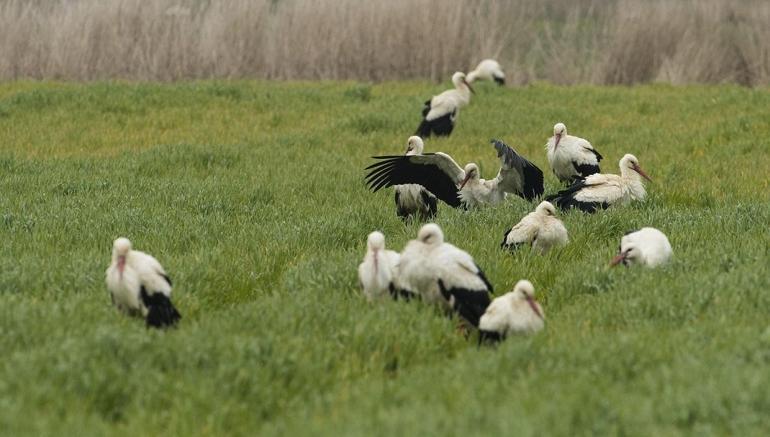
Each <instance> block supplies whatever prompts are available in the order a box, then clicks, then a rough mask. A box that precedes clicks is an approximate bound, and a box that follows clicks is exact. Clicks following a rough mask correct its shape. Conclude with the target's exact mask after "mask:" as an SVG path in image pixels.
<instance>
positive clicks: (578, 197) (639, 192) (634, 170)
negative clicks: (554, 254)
mask: <svg viewBox="0 0 770 437" xmlns="http://www.w3.org/2000/svg"><path fill="white" fill-rule="evenodd" d="M642 177H643V178H645V179H647V180H648V181H650V182H652V179H650V177H649V176H647V174H646V173H645V172H644V171H643V170H642V168H641V167H639V160H638V159H636V156H634V155H631V154H626V155H625V156H623V158H621V160H620V176H618V175H614V174H604V173H596V174H592V175H590V176H588V177H587V178H585V179H584V180H578V181H576V182H575V183H574V184H572V185H571V186H570V187H569V188H567V189H565V190H562V191H559V192H558V193H556V194H553V195H551V196H548V197H546V200H548V201H550V202H552V203H555V204H556V206H558V207H559V208H561V209H565V210H566V209H570V208H577V209H579V210H581V211H584V212H588V213H592V212H596V210H597V209H604V208H608V207H609V206H611V205H614V204H617V203H620V204H628V203H629V202H631V201H635V200H644V198H645V196H646V195H647V192H646V191H645V189H644V183H643V182H642V179H641V178H642Z"/></svg>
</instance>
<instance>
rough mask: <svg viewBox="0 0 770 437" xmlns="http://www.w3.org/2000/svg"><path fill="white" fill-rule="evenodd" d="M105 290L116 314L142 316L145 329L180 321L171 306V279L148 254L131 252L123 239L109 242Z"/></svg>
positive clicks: (128, 243)
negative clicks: (110, 250)
mask: <svg viewBox="0 0 770 437" xmlns="http://www.w3.org/2000/svg"><path fill="white" fill-rule="evenodd" d="M107 289H108V290H109V292H110V295H111V297H112V302H113V304H114V305H115V306H116V307H117V308H118V309H119V310H120V311H122V312H124V313H127V314H130V315H136V316H141V317H144V319H145V321H146V323H147V326H148V327H150V326H151V327H154V328H165V327H168V326H173V325H175V324H176V323H177V322H178V321H179V319H181V318H182V316H181V315H180V314H179V312H178V311H177V310H176V308H174V305H173V304H172V303H171V279H170V278H169V277H168V275H167V274H166V271H165V270H164V269H163V266H161V265H160V263H159V262H158V260H157V259H155V258H154V257H152V256H151V255H148V254H146V253H144V252H140V251H138V250H132V249H131V242H130V241H129V240H128V239H127V238H118V239H117V240H115V242H114V243H113V246H112V263H111V264H110V266H109V267H108V268H107Z"/></svg>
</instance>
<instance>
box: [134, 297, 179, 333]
mask: <svg viewBox="0 0 770 437" xmlns="http://www.w3.org/2000/svg"><path fill="white" fill-rule="evenodd" d="M140 296H141V298H142V302H143V303H144V306H146V307H147V311H148V312H147V318H146V322H147V327H153V328H167V327H169V326H174V325H176V323H177V322H179V320H180V319H181V318H182V315H181V314H179V311H177V309H176V308H174V304H172V303H171V299H169V297H168V296H166V295H165V294H163V293H160V292H158V293H153V294H151V295H150V294H148V293H147V290H146V289H145V288H144V287H142V289H141V291H140Z"/></svg>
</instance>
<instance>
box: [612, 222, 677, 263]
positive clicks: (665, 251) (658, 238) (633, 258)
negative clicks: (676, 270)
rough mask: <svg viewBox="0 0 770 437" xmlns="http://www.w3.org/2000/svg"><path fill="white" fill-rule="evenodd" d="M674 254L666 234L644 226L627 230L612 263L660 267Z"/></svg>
mask: <svg viewBox="0 0 770 437" xmlns="http://www.w3.org/2000/svg"><path fill="white" fill-rule="evenodd" d="M673 254H674V251H673V249H671V243H669V242H668V238H667V237H666V234H664V233H663V232H661V231H659V230H657V229H655V228H642V229H639V230H638V231H631V232H626V234H625V235H624V236H623V237H622V238H621V239H620V247H619V248H618V254H617V255H616V256H615V258H613V259H612V262H611V263H610V265H612V266H616V265H618V264H620V263H623V265H625V266H630V265H642V266H645V267H658V266H661V265H663V264H666V263H668V262H669V260H671V257H672V256H673Z"/></svg>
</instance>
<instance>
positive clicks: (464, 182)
mask: <svg viewBox="0 0 770 437" xmlns="http://www.w3.org/2000/svg"><path fill="white" fill-rule="evenodd" d="M470 179H471V174H470V173H468V174H467V175H465V179H463V181H462V182H461V183H460V189H461V190H462V189H463V187H464V186H465V184H467V183H468V181H469V180H470Z"/></svg>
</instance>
